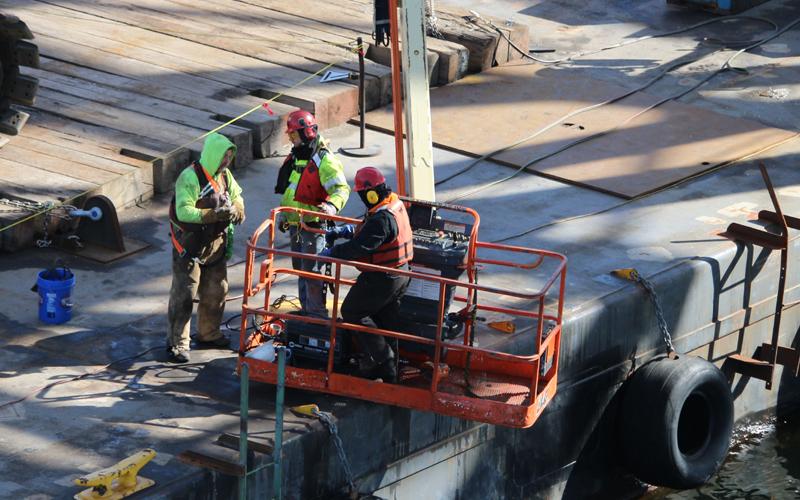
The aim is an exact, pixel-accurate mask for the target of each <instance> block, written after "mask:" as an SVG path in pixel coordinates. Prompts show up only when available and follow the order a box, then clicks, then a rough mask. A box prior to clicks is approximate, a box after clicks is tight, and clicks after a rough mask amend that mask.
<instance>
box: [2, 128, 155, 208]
mask: <svg viewBox="0 0 800 500" xmlns="http://www.w3.org/2000/svg"><path fill="white" fill-rule="evenodd" d="M16 139H17V138H16V137H15V140H14V141H13V143H11V144H7V145H6V146H5V147H3V148H0V159H5V160H10V161H16V162H17V163H20V164H25V165H27V166H29V167H30V168H32V169H34V168H35V172H37V173H38V172H45V173H46V174H45V175H46V177H47V180H46V184H45V185H50V186H58V187H61V186H62V185H63V183H64V179H65V178H70V179H75V180H78V181H81V182H85V183H88V184H94V185H96V187H90V186H85V188H84V189H83V190H84V191H85V190H87V189H91V193H92V195H104V196H107V197H108V198H109V199H110V200H111V201H112V202H113V203H114V205H115V206H117V207H120V208H121V207H124V206H127V205H130V204H132V203H134V202H136V201H138V200H140V199H141V198H142V196H145V195H150V194H152V187H148V186H145V185H144V183H143V182H142V174H141V172H140V171H139V169H137V168H134V167H126V171H125V172H122V173H119V172H111V171H108V170H105V169H103V168H98V167H96V166H95V165H93V164H92V162H94V161H96V160H98V159H99V158H98V157H93V156H91V155H81V154H80V152H78V151H70V152H69V155H64V151H60V153H61V155H57V153H59V151H57V148H53V149H55V150H56V151H53V150H51V151H50V152H48V153H43V152H40V151H37V150H34V149H30V148H26V147H24V146H22V145H19V144H18V142H22V141H17V140H16ZM35 142H36V141H29V143H27V144H26V145H28V146H30V145H31V144H30V143H35ZM33 145H34V146H43V144H41V143H39V144H33ZM54 153H56V154H54ZM8 175H9V180H11V181H12V182H15V183H17V184H20V183H21V182H22V181H25V182H27V181H26V180H25V179H23V178H20V177H19V176H18V174H15V173H13V172H9V173H8Z"/></svg>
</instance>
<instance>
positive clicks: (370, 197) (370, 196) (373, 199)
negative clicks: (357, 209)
mask: <svg viewBox="0 0 800 500" xmlns="http://www.w3.org/2000/svg"><path fill="white" fill-rule="evenodd" d="M367 202H369V204H370V205H374V204H376V203H378V193H376V192H375V190H374V189H370V190H369V191H367Z"/></svg>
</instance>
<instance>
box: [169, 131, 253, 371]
mask: <svg viewBox="0 0 800 500" xmlns="http://www.w3.org/2000/svg"><path fill="white" fill-rule="evenodd" d="M235 157H236V146H234V145H233V143H232V142H231V141H229V140H228V139H227V138H226V137H225V136H223V135H220V134H217V133H214V134H211V135H209V136H208V137H207V138H206V141H205V144H203V151H202V153H201V154H200V160H199V161H198V162H194V163H192V164H191V165H189V166H188V167H186V168H185V169H184V170H183V171H182V172H181V173H180V175H179V176H178V179H177V181H176V182H175V196H174V197H173V198H172V203H171V205H170V210H169V213H170V237H171V239H172V246H173V250H172V288H171V289H170V292H169V311H168V319H169V332H168V333H167V351H168V354H169V357H170V359H171V360H172V361H174V362H177V363H186V362H187V361H189V321H190V320H191V318H192V301H193V300H194V297H195V295H199V298H200V304H199V305H198V306H197V315H198V327H197V340H198V343H200V344H201V345H202V344H205V345H206V346H210V347H226V346H227V345H228V344H229V343H230V340H229V339H228V338H227V337H225V336H224V335H223V334H222V332H220V323H221V322H222V314H223V312H224V309H225V295H226V294H227V293H228V272H227V262H226V261H227V259H229V258H230V257H231V254H232V253H233V226H234V225H236V224H241V223H242V222H243V221H244V199H243V198H242V189H241V188H240V187H239V185H238V184H237V183H236V180H235V179H234V178H233V175H232V174H231V172H230V170H228V167H229V166H230V165H231V164H232V163H233V160H234V158H235Z"/></svg>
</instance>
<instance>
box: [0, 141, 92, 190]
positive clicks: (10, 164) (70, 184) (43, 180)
mask: <svg viewBox="0 0 800 500" xmlns="http://www.w3.org/2000/svg"><path fill="white" fill-rule="evenodd" d="M2 149H5V148H2ZM0 168H2V171H3V177H4V179H6V180H4V181H3V184H2V187H0V193H2V192H7V193H9V194H12V195H13V196H18V197H21V198H25V199H29V200H33V201H37V202H42V201H63V200H65V199H68V198H70V197H72V196H75V195H78V194H80V193H83V192H85V191H90V190H92V189H96V188H97V187H98V186H99V184H98V183H96V182H89V181H84V180H80V179H75V178H74V177H69V176H66V175H62V174H58V173H55V172H50V171H48V170H44V169H40V168H37V167H34V166H32V165H27V164H25V163H22V162H20V161H18V160H12V159H9V158H7V157H5V156H2V157H0Z"/></svg>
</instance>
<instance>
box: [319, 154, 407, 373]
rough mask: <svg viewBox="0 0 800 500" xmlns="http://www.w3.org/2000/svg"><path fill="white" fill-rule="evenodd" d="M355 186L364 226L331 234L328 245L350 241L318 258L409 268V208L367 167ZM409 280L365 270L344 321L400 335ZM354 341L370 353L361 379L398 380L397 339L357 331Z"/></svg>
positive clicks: (349, 299) (349, 300) (344, 307)
mask: <svg viewBox="0 0 800 500" xmlns="http://www.w3.org/2000/svg"><path fill="white" fill-rule="evenodd" d="M355 188H356V192H357V193H358V196H359V197H360V198H361V201H362V202H364V205H366V206H367V213H366V215H365V216H364V222H363V223H362V224H361V225H360V226H359V227H358V228H357V229H356V228H354V227H353V226H352V225H343V226H338V227H337V228H335V229H333V230H330V231H328V232H327V233H326V239H327V240H328V242H329V243H332V242H333V241H335V240H336V239H338V238H346V239H349V241H347V242H345V243H342V244H340V245H336V246H334V247H328V248H326V249H325V250H324V251H322V252H321V253H320V255H322V256H327V257H335V258H337V259H345V260H355V261H360V262H366V263H369V264H374V265H378V266H384V267H390V268H393V269H408V262H410V261H411V259H412V258H413V257H414V245H413V241H412V234H411V224H410V222H409V220H408V213H407V212H406V208H405V205H404V204H403V202H402V201H401V200H400V199H399V198H398V196H397V195H396V194H394V193H392V190H391V188H390V187H389V186H387V185H386V179H385V178H384V177H383V175H382V174H381V173H380V172H379V171H378V169H376V168H374V167H365V168H362V169H361V170H359V171H358V172H357V173H356V180H355ZM356 267H358V266H356ZM408 281H409V279H408V277H407V276H398V275H396V274H391V273H386V272H380V271H367V270H363V269H362V272H361V274H360V275H359V276H358V278H357V279H356V284H355V285H354V286H353V287H352V288H350V291H349V292H348V293H347V297H345V299H344V302H343V303H342V319H344V321H346V322H348V323H355V324H360V323H361V320H362V319H364V318H367V317H369V318H371V319H372V321H373V322H374V323H375V325H376V326H378V328H381V329H385V330H394V331H398V330H399V329H400V325H401V322H400V315H399V308H400V299H401V298H402V296H403V294H404V293H405V291H406V288H407V287H408ZM356 340H357V342H358V344H359V346H360V347H361V348H362V349H363V350H364V351H365V354H367V355H368V359H367V362H366V363H365V364H364V365H363V366H362V373H361V375H362V376H365V377H369V378H380V379H382V380H383V381H385V382H390V383H394V382H396V381H397V339H391V338H390V339H389V341H388V342H387V339H386V338H385V337H383V336H380V335H373V334H370V333H358V334H356Z"/></svg>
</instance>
